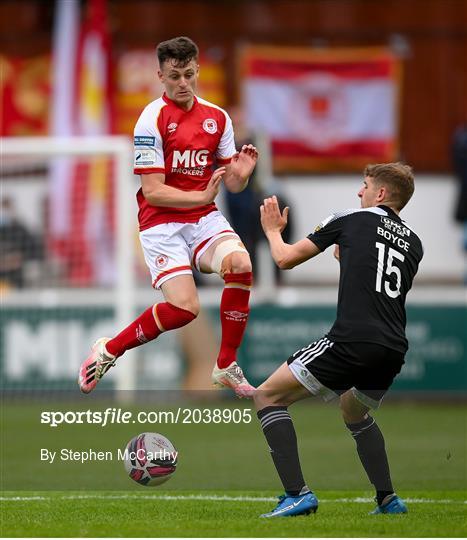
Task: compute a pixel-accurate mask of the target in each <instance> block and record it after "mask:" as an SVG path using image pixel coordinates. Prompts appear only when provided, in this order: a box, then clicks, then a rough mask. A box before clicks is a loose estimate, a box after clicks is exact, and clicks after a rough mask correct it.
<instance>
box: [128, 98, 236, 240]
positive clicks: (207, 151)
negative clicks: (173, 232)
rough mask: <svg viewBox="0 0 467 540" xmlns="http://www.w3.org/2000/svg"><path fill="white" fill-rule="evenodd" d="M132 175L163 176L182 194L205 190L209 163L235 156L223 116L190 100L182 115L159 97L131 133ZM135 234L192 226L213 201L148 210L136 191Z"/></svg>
mask: <svg viewBox="0 0 467 540" xmlns="http://www.w3.org/2000/svg"><path fill="white" fill-rule="evenodd" d="M134 147H135V162H134V172H135V174H147V173H163V174H165V183H166V185H168V186H172V187H175V188H177V189H180V190H183V191H202V190H204V189H206V186H207V184H208V182H209V179H210V178H211V176H212V170H213V165H214V163H215V162H217V163H218V164H220V165H225V164H228V163H230V160H231V158H232V156H233V155H234V154H235V152H236V150H235V143H234V133H233V128H232V121H231V119H230V117H229V115H228V114H227V113H226V112H225V111H224V110H223V109H221V108H220V107H217V106H216V105H213V104H212V103H209V102H208V101H205V100H204V99H201V98H199V97H198V98H197V97H195V98H194V103H193V107H192V108H191V109H190V110H189V111H188V112H187V111H184V110H183V109H182V108H180V107H179V106H178V105H177V104H176V103H175V102H174V101H172V100H171V99H169V98H168V97H167V96H166V95H165V94H164V95H163V96H162V97H160V98H159V99H156V100H155V101H153V102H151V103H150V104H149V105H148V106H147V107H146V108H145V109H144V110H143V112H142V113H141V116H140V117H139V119H138V121H137V123H136V126H135V131H134ZM136 197H137V201H138V206H139V212H138V220H139V227H140V230H145V229H148V228H150V227H153V226H155V225H159V224H161V223H170V222H177V223H193V222H196V221H198V220H199V219H200V218H201V217H203V216H205V215H207V214H209V213H210V212H212V211H213V210H216V205H215V204H214V203H211V204H208V205H204V206H197V207H194V208H172V207H167V206H151V205H149V204H148V203H147V201H146V199H145V198H144V196H143V193H142V190H141V189H140V190H139V191H138V193H137V196H136Z"/></svg>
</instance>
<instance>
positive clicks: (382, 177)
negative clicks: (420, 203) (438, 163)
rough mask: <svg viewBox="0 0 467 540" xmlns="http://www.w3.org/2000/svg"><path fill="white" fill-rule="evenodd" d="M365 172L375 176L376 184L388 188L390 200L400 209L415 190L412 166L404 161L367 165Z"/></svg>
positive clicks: (366, 174) (372, 176) (367, 174)
mask: <svg viewBox="0 0 467 540" xmlns="http://www.w3.org/2000/svg"><path fill="white" fill-rule="evenodd" d="M363 174H364V175H365V176H369V177H370V178H373V180H374V182H375V184H377V185H379V186H382V185H384V186H385V187H387V188H388V191H389V194H390V200H391V201H392V202H394V204H395V205H396V207H397V209H398V210H402V208H404V206H405V205H406V204H407V203H408V202H409V200H410V198H411V197H412V195H413V192H414V190H415V185H414V181H415V179H414V175H413V171H412V167H410V166H409V165H405V164H404V163H400V162H397V163H377V164H375V165H367V166H366V167H365V170H364V172H363Z"/></svg>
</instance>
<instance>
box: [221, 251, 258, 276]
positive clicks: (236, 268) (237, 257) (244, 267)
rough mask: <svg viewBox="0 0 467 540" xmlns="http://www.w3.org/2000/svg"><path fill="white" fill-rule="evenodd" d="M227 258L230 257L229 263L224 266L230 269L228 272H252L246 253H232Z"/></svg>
mask: <svg viewBox="0 0 467 540" xmlns="http://www.w3.org/2000/svg"><path fill="white" fill-rule="evenodd" d="M228 257H230V261H229V264H226V265H225V266H229V267H230V272H231V273H232V274H245V273H247V272H251V271H252V266H251V260H250V256H249V255H248V253H246V252H244V251H234V252H233V253H230V255H228ZM226 258H227V257H226ZM226 262H227V261H226ZM223 266H224V261H223Z"/></svg>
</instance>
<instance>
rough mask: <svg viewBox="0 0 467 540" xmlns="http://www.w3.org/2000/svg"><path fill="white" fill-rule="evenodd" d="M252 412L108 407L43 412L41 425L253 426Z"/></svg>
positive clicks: (242, 410) (218, 409) (187, 408)
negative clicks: (94, 409)
mask: <svg viewBox="0 0 467 540" xmlns="http://www.w3.org/2000/svg"><path fill="white" fill-rule="evenodd" d="M251 420H252V411H251V409H228V408H226V409H220V408H216V409H209V408H204V409H201V408H189V407H178V408H177V409H174V410H171V411H138V412H133V411H127V410H123V409H121V408H116V407H108V408H107V409H104V410H96V411H92V410H90V409H88V410H86V411H41V413H40V423H41V424H46V425H48V426H50V427H58V426H60V425H62V424H96V425H99V426H101V427H105V426H107V425H111V424H242V423H244V424H249V423H250V422H251Z"/></svg>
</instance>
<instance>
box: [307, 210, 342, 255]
mask: <svg viewBox="0 0 467 540" xmlns="http://www.w3.org/2000/svg"><path fill="white" fill-rule="evenodd" d="M342 225H343V219H342V218H340V219H339V218H338V215H337V214H331V215H330V216H328V217H327V218H326V219H325V220H323V221H322V222H321V223H320V224H319V225H318V226H317V227H316V229H315V230H314V231H313V232H312V233H311V234H309V235H308V236H307V238H308V239H309V240H311V241H312V242H313V243H314V244H316V246H317V247H318V248H319V249H320V250H321V251H324V250H325V249H326V248H328V247H329V246H332V245H334V244H338V243H339V237H340V235H341V234H342Z"/></svg>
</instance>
